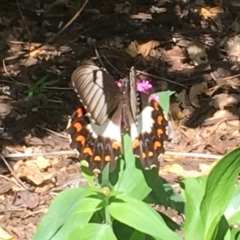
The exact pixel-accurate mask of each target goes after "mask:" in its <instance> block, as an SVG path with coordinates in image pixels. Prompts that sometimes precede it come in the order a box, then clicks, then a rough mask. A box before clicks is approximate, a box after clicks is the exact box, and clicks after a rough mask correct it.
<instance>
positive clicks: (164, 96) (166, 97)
mask: <svg viewBox="0 0 240 240" xmlns="http://www.w3.org/2000/svg"><path fill="white" fill-rule="evenodd" d="M174 93H175V92H173V91H164V92H158V93H156V94H157V96H158V97H159V104H160V106H161V107H162V109H163V111H164V113H165V114H167V113H168V112H169V106H170V96H171V95H173V94H174Z"/></svg>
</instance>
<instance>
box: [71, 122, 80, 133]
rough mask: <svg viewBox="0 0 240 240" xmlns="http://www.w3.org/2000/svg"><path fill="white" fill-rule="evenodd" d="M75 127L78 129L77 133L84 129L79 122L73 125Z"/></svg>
mask: <svg viewBox="0 0 240 240" xmlns="http://www.w3.org/2000/svg"><path fill="white" fill-rule="evenodd" d="M73 127H74V128H75V129H76V131H77V132H80V131H81V129H82V124H81V123H79V122H76V123H74V124H73Z"/></svg>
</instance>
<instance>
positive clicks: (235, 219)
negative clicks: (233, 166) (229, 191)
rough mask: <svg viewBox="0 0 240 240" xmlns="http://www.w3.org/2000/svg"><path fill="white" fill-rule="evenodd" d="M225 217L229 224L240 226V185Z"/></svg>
mask: <svg viewBox="0 0 240 240" xmlns="http://www.w3.org/2000/svg"><path fill="white" fill-rule="evenodd" d="M224 215H225V217H226V218H227V220H228V223H229V224H240V185H237V186H236V187H235V188H234V193H233V196H232V198H231V201H230V202H229V204H228V206H227V209H226V211H225V212H224Z"/></svg>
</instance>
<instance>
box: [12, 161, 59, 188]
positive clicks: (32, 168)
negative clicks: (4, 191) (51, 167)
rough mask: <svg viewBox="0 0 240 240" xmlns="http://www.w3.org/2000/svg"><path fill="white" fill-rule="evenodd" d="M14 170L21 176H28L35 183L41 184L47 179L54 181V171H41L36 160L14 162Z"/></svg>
mask: <svg viewBox="0 0 240 240" xmlns="http://www.w3.org/2000/svg"><path fill="white" fill-rule="evenodd" d="M13 169H14V172H15V173H16V175H17V176H18V177H19V178H26V179H28V180H29V181H31V182H33V183H34V184H35V185H40V184H42V183H43V182H45V181H51V182H54V181H55V179H54V175H55V174H54V173H46V172H41V171H40V170H39V168H38V165H37V163H36V161H34V160H32V161H26V162H22V161H19V162H17V163H16V164H14V167H13Z"/></svg>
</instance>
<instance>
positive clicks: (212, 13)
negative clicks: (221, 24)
mask: <svg viewBox="0 0 240 240" xmlns="http://www.w3.org/2000/svg"><path fill="white" fill-rule="evenodd" d="M220 13H223V9H222V8H221V7H214V8H206V7H201V8H200V9H199V14H200V16H202V17H203V18H204V19H208V18H214V17H216V16H217V15H218V14H220Z"/></svg>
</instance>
